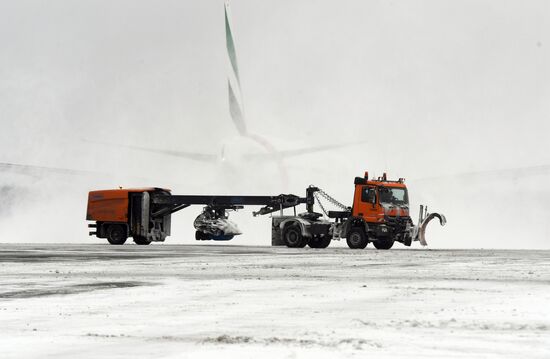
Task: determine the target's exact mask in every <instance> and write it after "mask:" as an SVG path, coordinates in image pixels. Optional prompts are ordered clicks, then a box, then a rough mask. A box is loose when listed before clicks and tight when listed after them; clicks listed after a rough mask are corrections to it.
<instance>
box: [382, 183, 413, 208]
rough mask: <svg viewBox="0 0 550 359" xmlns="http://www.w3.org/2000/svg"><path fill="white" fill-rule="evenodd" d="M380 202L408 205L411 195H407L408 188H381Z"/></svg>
mask: <svg viewBox="0 0 550 359" xmlns="http://www.w3.org/2000/svg"><path fill="white" fill-rule="evenodd" d="M380 203H388V204H395V205H408V204H409V197H408V196H407V189H406V188H395V187H394V188H390V187H381V188H380Z"/></svg>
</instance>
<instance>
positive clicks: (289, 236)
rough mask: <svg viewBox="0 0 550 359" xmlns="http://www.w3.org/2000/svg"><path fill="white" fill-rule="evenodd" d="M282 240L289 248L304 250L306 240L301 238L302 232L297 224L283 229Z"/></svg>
mask: <svg viewBox="0 0 550 359" xmlns="http://www.w3.org/2000/svg"><path fill="white" fill-rule="evenodd" d="M283 239H284V241H285V244H286V246H287V247H289V248H304V247H305V246H306V244H307V239H306V238H304V236H302V230H301V228H300V226H299V225H297V224H291V225H288V226H286V227H285V228H284V230H283Z"/></svg>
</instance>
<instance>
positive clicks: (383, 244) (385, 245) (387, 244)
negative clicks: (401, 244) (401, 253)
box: [372, 238, 395, 249]
mask: <svg viewBox="0 0 550 359" xmlns="http://www.w3.org/2000/svg"><path fill="white" fill-rule="evenodd" d="M394 243H395V240H394V239H393V238H385V239H379V240H377V241H374V242H372V244H374V247H375V248H376V249H390V248H391V247H393V244H394Z"/></svg>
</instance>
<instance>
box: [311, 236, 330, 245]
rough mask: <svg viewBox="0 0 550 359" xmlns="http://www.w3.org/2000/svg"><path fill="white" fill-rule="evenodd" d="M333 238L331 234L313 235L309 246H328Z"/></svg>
mask: <svg viewBox="0 0 550 359" xmlns="http://www.w3.org/2000/svg"><path fill="white" fill-rule="evenodd" d="M331 240H332V238H331V237H330V236H329V235H324V236H313V238H311V239H310V240H309V243H308V246H309V247H310V248H327V247H328V246H329V244H330V241H331Z"/></svg>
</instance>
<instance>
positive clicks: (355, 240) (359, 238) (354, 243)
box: [346, 227, 369, 249]
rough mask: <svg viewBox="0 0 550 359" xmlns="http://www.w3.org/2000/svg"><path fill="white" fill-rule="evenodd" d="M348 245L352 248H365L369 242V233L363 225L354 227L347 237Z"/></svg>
mask: <svg viewBox="0 0 550 359" xmlns="http://www.w3.org/2000/svg"><path fill="white" fill-rule="evenodd" d="M346 242H347V243H348V247H350V248H351V249H365V247H366V246H367V244H368V243H369V242H368V240H367V234H366V233H365V230H364V229H363V228H361V227H353V228H352V229H351V230H350V231H349V233H348V236H347V238H346Z"/></svg>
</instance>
